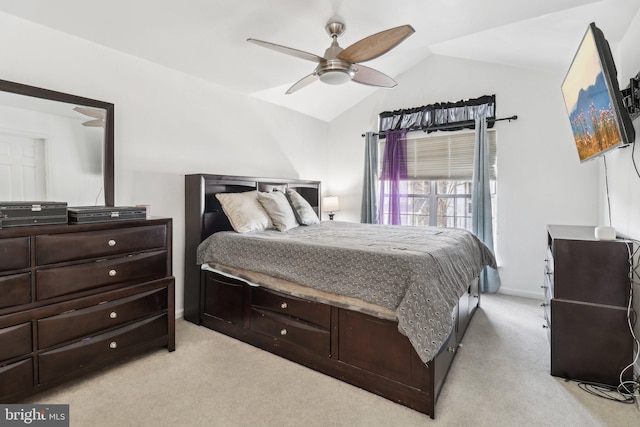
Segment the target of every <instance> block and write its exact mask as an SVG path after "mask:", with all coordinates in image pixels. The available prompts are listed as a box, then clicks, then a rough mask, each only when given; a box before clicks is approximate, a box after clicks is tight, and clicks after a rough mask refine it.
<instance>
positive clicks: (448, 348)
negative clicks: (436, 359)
mask: <svg viewBox="0 0 640 427" xmlns="http://www.w3.org/2000/svg"><path fill="white" fill-rule="evenodd" d="M447 351H448V352H449V353H455V352H456V349H455V348H454V347H447Z"/></svg>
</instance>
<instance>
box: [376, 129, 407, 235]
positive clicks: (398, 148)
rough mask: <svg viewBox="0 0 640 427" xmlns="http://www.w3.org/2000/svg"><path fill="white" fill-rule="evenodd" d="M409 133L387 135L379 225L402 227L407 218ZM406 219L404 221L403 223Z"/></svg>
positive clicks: (389, 133) (391, 132)
mask: <svg viewBox="0 0 640 427" xmlns="http://www.w3.org/2000/svg"><path fill="white" fill-rule="evenodd" d="M406 136H407V131H406V130H405V129H402V130H394V131H389V132H387V133H386V138H387V140H386V142H385V144H384V156H383V158H382V172H381V174H380V206H379V211H378V223H379V224H394V225H401V224H403V222H406V218H407V215H406V213H407V202H408V196H407V189H408V182H407V138H406ZM403 219H404V221H403Z"/></svg>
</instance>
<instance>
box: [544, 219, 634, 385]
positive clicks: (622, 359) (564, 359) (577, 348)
mask: <svg viewBox="0 0 640 427" xmlns="http://www.w3.org/2000/svg"><path fill="white" fill-rule="evenodd" d="M629 249H631V251H632V252H633V248H632V247H631V243H629V244H628V243H626V242H624V241H622V240H613V241H599V240H596V239H595V227H588V226H563V225H549V226H548V227H547V254H546V259H545V274H544V276H545V284H544V285H543V288H544V295H545V296H544V298H545V301H544V303H543V307H544V318H545V325H544V326H545V327H546V328H547V331H548V338H549V342H550V344H551V375H554V376H558V377H563V378H569V379H574V380H582V381H590V382H598V383H603V384H609V385H618V384H619V382H620V378H619V377H620V372H621V371H622V370H623V369H624V368H625V367H626V366H627V365H629V364H630V363H631V362H632V359H633V339H632V335H631V332H630V330H629V327H628V324H627V306H628V303H629V296H630V287H631V285H630V280H629V268H630V264H629ZM625 374H626V375H625V377H624V379H631V375H632V372H631V370H627V371H626V372H625Z"/></svg>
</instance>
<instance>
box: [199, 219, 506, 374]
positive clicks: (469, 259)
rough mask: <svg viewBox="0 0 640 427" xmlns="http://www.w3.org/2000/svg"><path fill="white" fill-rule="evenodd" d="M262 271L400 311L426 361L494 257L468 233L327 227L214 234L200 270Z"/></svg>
mask: <svg viewBox="0 0 640 427" xmlns="http://www.w3.org/2000/svg"><path fill="white" fill-rule="evenodd" d="M203 263H219V264H224V265H228V266H231V267H236V268H240V269H245V270H252V271H257V272H260V273H264V274H268V275H271V276H274V277H277V278H279V279H283V280H288V281H292V282H296V283H300V284H302V285H306V286H310V287H313V288H316V289H320V290H323V291H326V292H331V293H336V294H340V295H344V296H348V297H354V298H359V299H362V300H364V301H368V302H370V303H374V304H377V305H380V306H382V307H385V308H388V309H391V310H395V313H396V316H397V318H398V329H399V330H400V332H402V333H403V334H404V335H406V336H407V337H408V338H409V340H410V341H411V344H412V345H413V347H414V348H415V349H416V351H417V353H418V355H419V356H420V358H421V360H422V361H423V362H425V363H426V362H428V361H429V360H431V359H432V358H433V357H434V356H435V355H436V354H437V352H438V350H439V349H440V347H441V346H442V344H443V343H444V342H445V341H446V339H447V337H448V336H449V333H450V332H451V328H452V326H453V322H452V318H451V312H452V310H453V308H454V307H455V305H456V304H457V302H458V300H459V298H460V297H461V296H462V295H463V294H464V292H465V291H466V289H467V286H468V284H469V283H470V282H471V280H473V279H474V278H475V277H477V276H478V275H479V273H480V271H481V270H482V268H483V267H484V266H487V265H488V266H490V267H493V268H495V267H496V264H495V259H494V257H493V254H492V253H491V252H490V251H489V249H487V247H486V246H485V245H483V244H482V243H481V242H480V241H479V240H478V239H477V238H476V237H475V236H474V235H473V234H472V233H470V232H468V231H466V230H460V229H450V228H436V227H424V228H423V227H405V226H383V225H370V224H355V223H346V222H339V221H325V222H322V223H321V224H316V225H311V226H300V227H296V228H294V229H291V230H288V231H286V232H278V231H273V230H270V231H263V232H255V233H247V234H239V233H235V232H219V233H215V234H213V235H212V236H210V237H209V238H207V239H206V240H205V241H203V242H202V243H201V244H200V246H199V247H198V264H203Z"/></svg>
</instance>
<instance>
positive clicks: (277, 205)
mask: <svg viewBox="0 0 640 427" xmlns="http://www.w3.org/2000/svg"><path fill="white" fill-rule="evenodd" d="M258 201H259V202H260V204H261V205H262V207H263V208H264V210H265V211H267V214H269V217H270V218H271V221H272V222H273V225H274V227H276V229H277V230H278V231H287V230H289V229H291V228H294V227H297V226H298V221H297V220H296V216H295V214H294V213H293V209H291V205H290V204H289V200H287V196H285V195H284V193H283V192H282V191H277V190H276V191H272V192H270V193H264V192H259V193H258Z"/></svg>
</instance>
